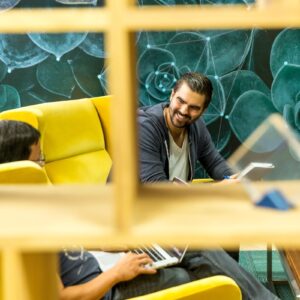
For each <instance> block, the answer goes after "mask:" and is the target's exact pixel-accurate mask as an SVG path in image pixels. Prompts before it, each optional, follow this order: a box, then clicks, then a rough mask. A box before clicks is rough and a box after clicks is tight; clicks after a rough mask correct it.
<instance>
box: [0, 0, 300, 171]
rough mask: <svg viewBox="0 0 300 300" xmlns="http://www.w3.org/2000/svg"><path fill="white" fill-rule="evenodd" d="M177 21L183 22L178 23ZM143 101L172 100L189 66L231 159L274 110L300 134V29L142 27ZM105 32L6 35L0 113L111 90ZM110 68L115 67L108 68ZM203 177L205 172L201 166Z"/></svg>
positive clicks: (70, 2) (228, 0)
mask: <svg viewBox="0 0 300 300" xmlns="http://www.w3.org/2000/svg"><path fill="white" fill-rule="evenodd" d="M253 2H254V1H248V0H211V1H209V0H139V1H138V2H137V4H138V5H141V6H142V5H167V6H168V5H181V4H189V5H206V4H208V3H209V4H219V3H223V4H235V3H236V4H244V5H250V4H251V3H253ZM103 3H104V1H99V0H98V1H97V0H80V1H78V0H39V1H38V0H34V1H33V0H32V1H30V0H5V1H0V14H2V13H5V11H7V10H9V9H14V8H18V7H66V6H70V7H73V6H80V7H82V6H92V7H93V6H102V5H103ZM174 22H176V20H174ZM136 46H137V50H138V51H137V53H138V55H137V74H138V82H139V99H137V101H138V103H139V105H153V104H155V103H159V102H163V101H167V100H168V99H169V95H170V92H171V89H172V87H173V85H174V83H175V82H176V80H177V79H178V77H179V76H180V74H182V73H184V72H186V71H198V72H202V73H205V74H207V75H208V76H209V78H210V79H211V80H212V82H213V86H214V94H213V100H212V104H211V105H210V107H209V108H208V109H207V111H206V113H205V114H204V119H205V121H206V124H207V126H208V128H209V130H210V132H211V135H212V137H213V140H214V142H215V144H216V146H217V148H218V149H219V151H220V152H221V153H222V155H223V156H225V157H228V156H229V155H230V154H231V153H232V152H233V151H234V150H235V149H236V147H238V145H239V144H240V143H242V142H243V141H244V140H245V139H246V138H247V137H248V136H249V134H250V133H251V132H252V131H253V130H254V129H255V128H256V127H257V126H258V125H259V124H260V123H261V122H262V121H263V120H264V119H265V118H266V117H267V116H268V115H269V114H271V113H273V112H279V113H280V114H281V115H282V116H283V117H284V118H285V120H286V121H287V122H288V123H289V125H290V126H291V127H292V128H293V129H294V131H295V132H296V133H297V134H298V135H299V136H300V29H291V28H285V29H281V30H261V29H258V28H255V29H252V30H210V31H203V30H199V31H172V32H138V33H137V35H136ZM107 55H109V54H107V53H105V51H104V38H103V34H102V33H92V32H84V33H66V34H38V33H28V34H25V35H12V34H10V35H7V34H0V110H1V111H3V110H7V109H11V108H16V107H20V106H26V105H31V104H36V103H43V102H49V101H59V100H68V99H78V98H83V97H92V96H98V95H105V94H108V93H109V91H108V90H107V84H106V72H107V67H106V66H105V65H104V62H105V58H106V57H107ZM108 68H109V66H108ZM198 175H199V176H205V174H204V173H203V172H202V169H201V167H199V170H198Z"/></svg>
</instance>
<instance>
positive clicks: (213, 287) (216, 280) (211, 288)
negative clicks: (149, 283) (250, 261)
mask: <svg viewBox="0 0 300 300" xmlns="http://www.w3.org/2000/svg"><path fill="white" fill-rule="evenodd" d="M179 299H180V300H221V299H222V300H241V299H242V296H241V291H240V289H239V287H238V286H237V284H236V283H235V282H234V281H233V280H232V279H231V278H229V277H226V276H221V275H219V276H213V277H208V278H204V279H200V280H196V281H193V282H190V283H186V284H182V285H178V286H175V287H171V288H169V289H165V290H162V291H159V292H156V293H152V294H147V295H145V296H140V297H136V298H132V299H131V300H179Z"/></svg>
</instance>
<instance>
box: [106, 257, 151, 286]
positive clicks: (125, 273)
mask: <svg viewBox="0 0 300 300" xmlns="http://www.w3.org/2000/svg"><path fill="white" fill-rule="evenodd" d="M151 263H153V261H152V259H151V258H150V257H149V256H148V255H147V254H145V253H143V254H135V253H132V252H128V253H127V254H126V255H125V256H124V257H122V258H121V259H120V260H119V262H118V263H117V264H116V265H115V266H114V267H113V268H112V269H111V270H109V271H110V272H114V274H115V276H116V279H117V280H118V282H120V281H127V280H131V279H133V278H135V277H136V276H138V275H140V274H155V273H156V270H155V269H153V268H151V267H149V266H150V265H151Z"/></svg>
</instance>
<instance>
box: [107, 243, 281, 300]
mask: <svg viewBox="0 0 300 300" xmlns="http://www.w3.org/2000/svg"><path fill="white" fill-rule="evenodd" d="M214 275H226V276H228V277H230V278H232V279H233V280H234V281H235V282H236V283H237V284H238V286H239V287H240V289H241V291H242V295H243V300H278V299H279V298H278V297H276V296H275V295H274V294H272V293H271V292H270V291H269V290H268V289H266V288H265V287H264V286H263V285H262V284H261V283H260V282H259V281H258V280H257V279H256V278H254V277H253V276H252V275H251V274H250V273H248V272H246V271H245V270H244V269H243V268H242V267H241V266H240V265H239V264H238V263H237V262H236V261H235V260H234V259H232V258H231V257H230V256H229V255H228V254H227V253H226V252H225V251H223V250H221V249H220V250H218V251H205V250H203V251H189V252H187V253H186V255H185V257H184V259H183V261H182V262H181V264H179V265H177V266H176V267H169V268H164V269H161V270H158V272H157V273H156V274H154V275H140V276H138V277H137V278H135V279H133V280H131V281H128V282H122V283H119V284H118V285H116V286H115V288H114V290H113V300H121V299H127V298H131V297H136V296H140V295H144V294H148V293H153V292H156V291H159V290H162V289H166V288H169V287H172V286H176V285H179V284H183V283H187V282H190V281H193V280H197V279H201V278H206V277H209V276H214Z"/></svg>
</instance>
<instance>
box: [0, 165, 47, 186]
mask: <svg viewBox="0 0 300 300" xmlns="http://www.w3.org/2000/svg"><path fill="white" fill-rule="evenodd" d="M15 183H20V184H23V183H24V184H27V183H44V184H46V183H49V180H48V178H47V175H46V173H45V171H44V169H43V168H41V167H40V166H39V165H38V164H37V163H34V162H32V161H29V160H22V161H15V162H9V163H3V164H0V184H15Z"/></svg>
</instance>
